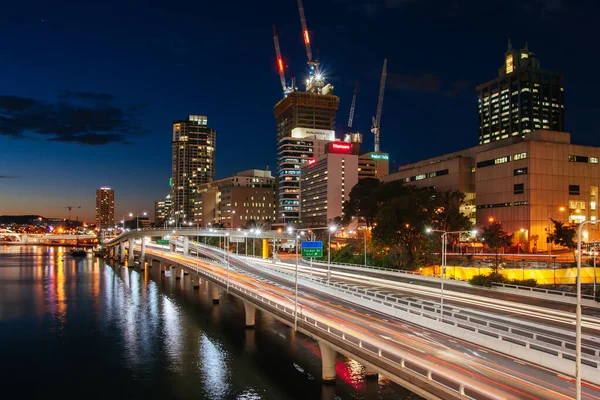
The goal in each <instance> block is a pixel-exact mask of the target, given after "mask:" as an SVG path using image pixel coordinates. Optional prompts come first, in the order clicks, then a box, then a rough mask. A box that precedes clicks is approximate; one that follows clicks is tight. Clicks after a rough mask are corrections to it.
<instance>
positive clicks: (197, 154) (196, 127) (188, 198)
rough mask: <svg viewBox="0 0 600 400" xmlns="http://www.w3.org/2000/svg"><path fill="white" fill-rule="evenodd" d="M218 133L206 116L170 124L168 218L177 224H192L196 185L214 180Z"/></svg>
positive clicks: (191, 117) (197, 116)
mask: <svg viewBox="0 0 600 400" xmlns="http://www.w3.org/2000/svg"><path fill="white" fill-rule="evenodd" d="M216 138H217V132H216V131H215V130H214V129H210V128H209V127H208V117H207V116H206V115H190V116H188V119H187V120H180V121H174V122H173V141H172V148H173V166H172V177H171V179H172V180H171V202H172V208H171V217H172V218H173V219H174V220H175V223H176V224H177V225H183V224H185V223H191V222H193V221H194V196H195V193H196V192H197V188H198V185H200V184H202V183H207V182H211V181H213V180H214V178H215V149H216Z"/></svg>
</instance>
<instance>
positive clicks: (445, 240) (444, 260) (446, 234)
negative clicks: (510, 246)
mask: <svg viewBox="0 0 600 400" xmlns="http://www.w3.org/2000/svg"><path fill="white" fill-rule="evenodd" d="M426 231H427V232H442V283H441V285H440V319H441V320H443V319H444V277H445V276H446V257H447V251H446V243H447V236H448V235H449V234H455V233H458V234H461V233H470V234H472V235H476V234H477V231H476V230H470V231H452V232H447V231H444V230H440V229H431V228H427V229H426Z"/></svg>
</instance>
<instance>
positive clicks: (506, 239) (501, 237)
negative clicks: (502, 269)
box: [481, 221, 513, 273]
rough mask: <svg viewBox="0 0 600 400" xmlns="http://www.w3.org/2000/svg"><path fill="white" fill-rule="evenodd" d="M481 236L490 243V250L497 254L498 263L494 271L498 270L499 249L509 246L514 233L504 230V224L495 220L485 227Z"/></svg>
mask: <svg viewBox="0 0 600 400" xmlns="http://www.w3.org/2000/svg"><path fill="white" fill-rule="evenodd" d="M481 237H482V238H483V240H484V241H485V243H486V244H487V245H488V247H489V248H490V250H492V251H493V252H494V253H495V254H496V264H495V266H494V272H496V273H497V272H498V250H500V249H503V248H505V247H508V246H510V245H511V243H512V239H513V235H512V234H511V235H509V234H507V233H506V232H504V229H503V228H502V224H501V223H500V222H498V221H494V222H492V223H490V224H489V225H486V226H484V227H483V232H482V233H481Z"/></svg>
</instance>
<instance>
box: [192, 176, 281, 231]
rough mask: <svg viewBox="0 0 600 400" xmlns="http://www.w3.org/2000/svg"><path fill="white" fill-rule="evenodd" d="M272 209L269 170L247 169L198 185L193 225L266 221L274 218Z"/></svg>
mask: <svg viewBox="0 0 600 400" xmlns="http://www.w3.org/2000/svg"><path fill="white" fill-rule="evenodd" d="M275 210H276V202H275V177H274V176H273V175H271V171H264V170H257V169H251V170H248V171H242V172H238V173H237V174H235V175H233V176H231V177H228V178H224V179H220V180H218V181H213V182H209V183H205V184H202V185H198V190H197V192H196V197H195V204H194V215H195V219H194V225H196V226H199V227H202V228H209V227H210V226H211V225H214V224H216V223H219V224H223V225H224V226H225V227H226V228H241V227H243V226H244V225H246V224H247V223H248V222H250V221H255V222H257V223H260V224H264V225H268V224H270V223H272V222H274V221H275Z"/></svg>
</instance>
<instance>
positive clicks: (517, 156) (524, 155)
mask: <svg viewBox="0 0 600 400" xmlns="http://www.w3.org/2000/svg"><path fill="white" fill-rule="evenodd" d="M526 158H527V153H518V154H515V157H514V158H513V160H515V161H516V160H524V159H526Z"/></svg>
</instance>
